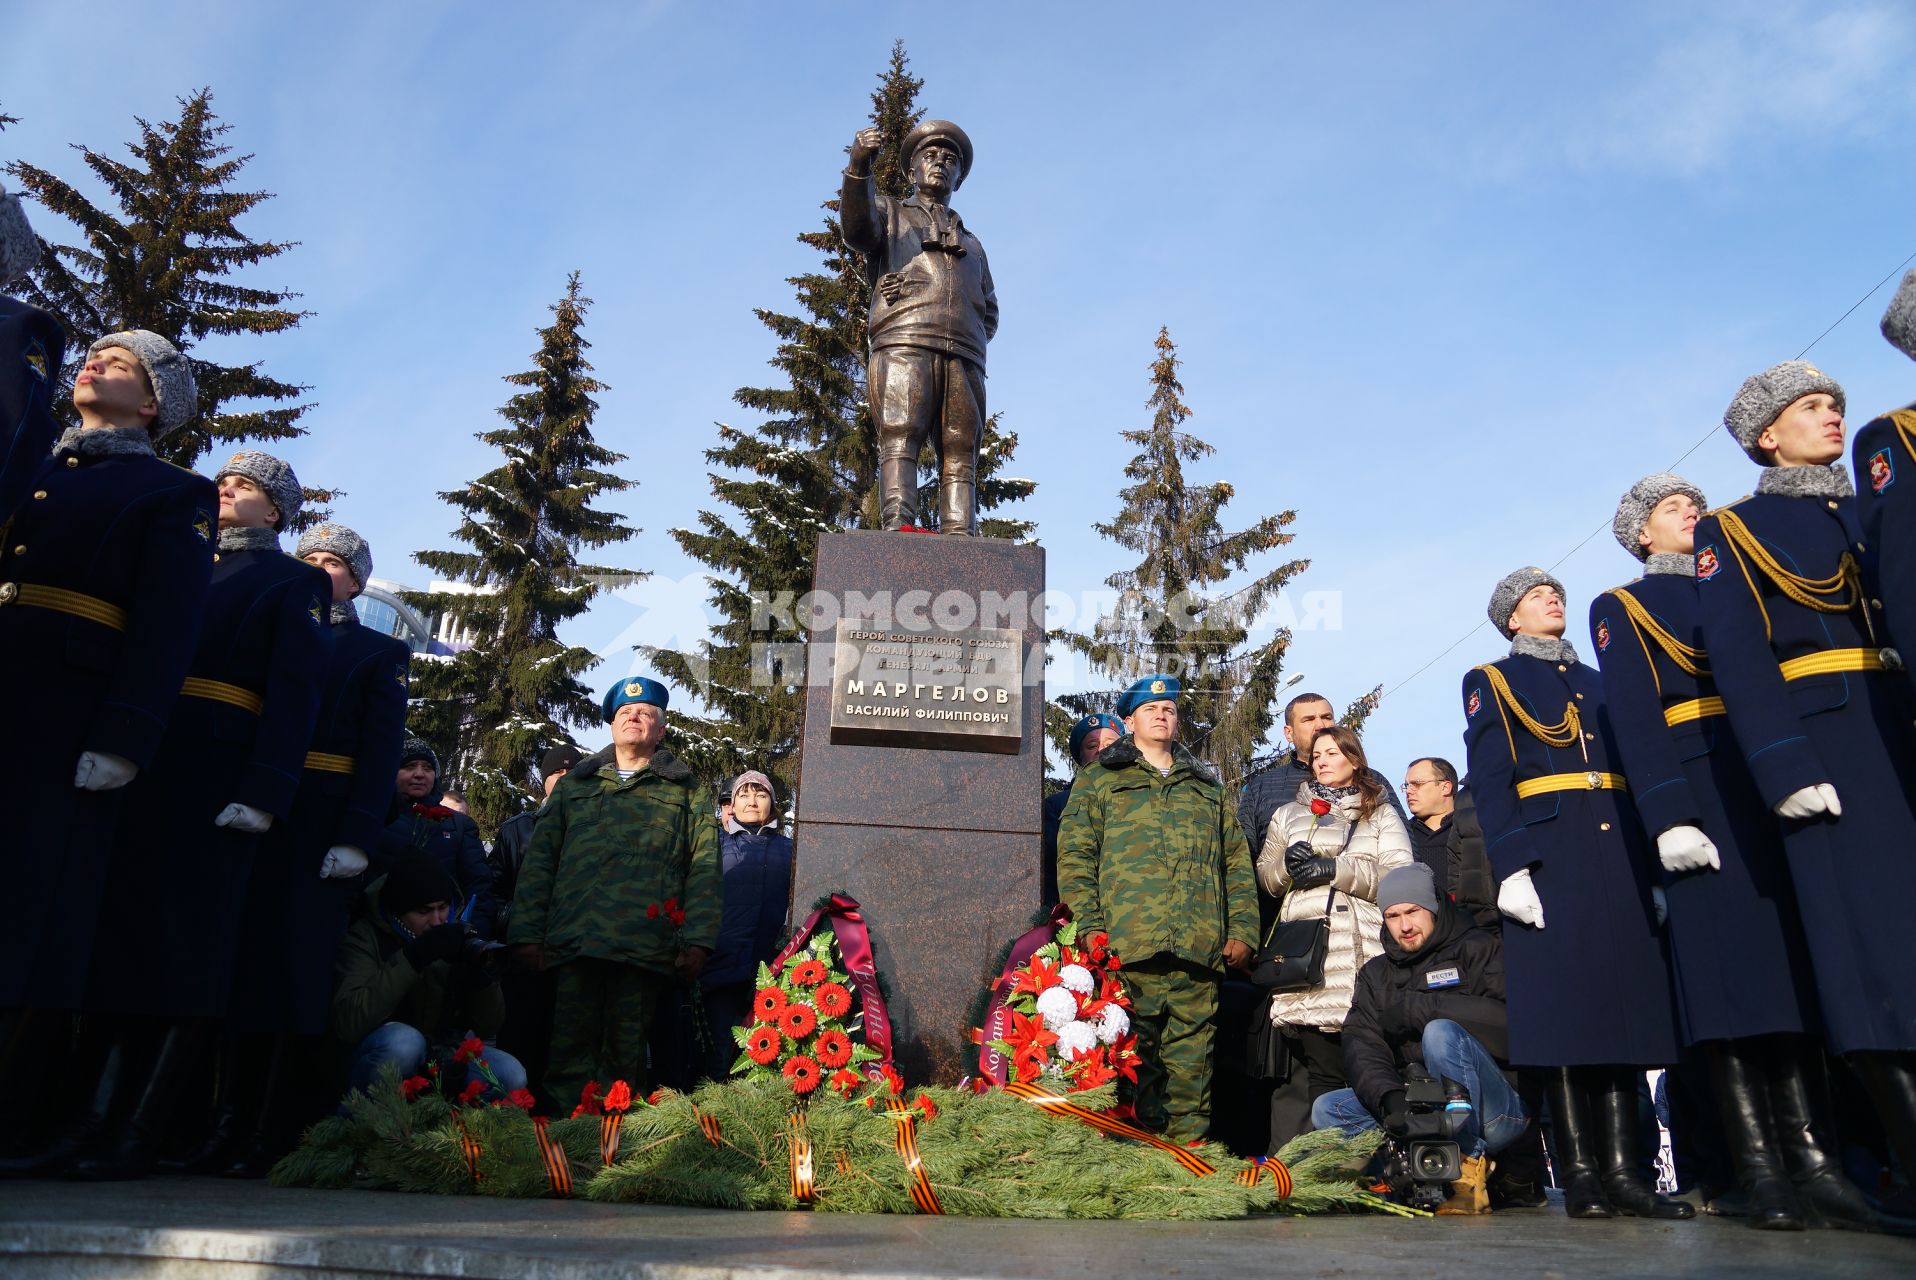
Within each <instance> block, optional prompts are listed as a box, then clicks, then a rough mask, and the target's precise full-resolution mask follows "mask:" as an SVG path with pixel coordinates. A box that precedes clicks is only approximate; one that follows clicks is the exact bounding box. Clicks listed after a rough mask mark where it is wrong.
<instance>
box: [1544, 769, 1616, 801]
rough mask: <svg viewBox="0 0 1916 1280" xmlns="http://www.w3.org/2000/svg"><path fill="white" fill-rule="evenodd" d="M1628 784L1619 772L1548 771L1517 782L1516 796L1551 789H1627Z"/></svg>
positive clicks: (1547, 792)
mask: <svg viewBox="0 0 1916 1280" xmlns="http://www.w3.org/2000/svg"><path fill="white" fill-rule="evenodd" d="M1629 789H1630V784H1629V783H1627V782H1625V781H1624V780H1623V775H1622V774H1620V773H1598V772H1597V771H1596V770H1594V769H1592V770H1591V771H1590V772H1589V773H1548V774H1545V775H1544V776H1543V777H1541V778H1532V779H1530V780H1529V781H1528V782H1519V783H1518V784H1517V798H1518V799H1520V800H1528V799H1529V798H1530V797H1531V796H1543V795H1549V794H1550V793H1551V792H1552V791H1628V790H1629Z"/></svg>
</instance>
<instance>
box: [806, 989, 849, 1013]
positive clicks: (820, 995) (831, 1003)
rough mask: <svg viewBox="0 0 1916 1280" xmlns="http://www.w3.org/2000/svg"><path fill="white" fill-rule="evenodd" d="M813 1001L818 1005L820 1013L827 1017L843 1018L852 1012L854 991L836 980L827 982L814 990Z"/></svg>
mask: <svg viewBox="0 0 1916 1280" xmlns="http://www.w3.org/2000/svg"><path fill="white" fill-rule="evenodd" d="M812 1003H814V1004H816V1005H817V1006H818V1011H819V1013H821V1014H823V1015H824V1016H825V1017H827V1018H842V1017H844V1016H845V1015H846V1014H847V1013H849V1012H851V1007H852V993H851V992H849V991H847V990H845V988H843V987H841V986H839V985H838V984H837V983H836V982H827V983H826V984H825V985H824V986H822V987H820V988H819V989H818V990H816V991H814V992H812Z"/></svg>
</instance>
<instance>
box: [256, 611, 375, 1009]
mask: <svg viewBox="0 0 1916 1280" xmlns="http://www.w3.org/2000/svg"><path fill="white" fill-rule="evenodd" d="M324 643H325V659H324V666H323V673H322V675H321V679H320V694H319V717H318V720H317V721H316V723H315V725H314V728H313V739H312V745H311V749H310V750H309V751H308V752H307V755H306V762H305V763H306V767H305V771H304V773H303V774H302V776H301V778H300V784H299V793H298V795H297V796H295V797H294V799H293V810H292V814H291V816H290V818H289V819H288V820H287V821H286V822H283V823H275V824H274V825H273V829H272V830H271V831H269V832H267V833H266V837H265V839H264V840H263V841H262V842H261V846H260V851H259V856H258V857H257V858H256V859H255V861H254V865H253V879H252V884H251V886H250V887H249V888H248V890H247V895H246V909H245V927H244V930H243V932H242V933H241V937H240V952H239V962H238V966H237V970H236V973H235V976H234V988H233V1003H232V1014H231V1016H232V1020H233V1023H234V1025H235V1026H237V1027H240V1028H242V1029H245V1030H251V1031H272V1032H293V1033H296V1034H300V1035H320V1034H322V1033H323V1032H324V1031H325V1030H326V1017H327V1012H328V1009H329V1004H330V1000H331V996H332V977H333V959H334V953H335V952H336V951H337V950H338V949H339V940H340V939H341V938H342V937H343V936H345V933H346V926H347V924H348V923H349V922H350V918H351V908H352V902H353V897H354V894H355V893H357V892H360V891H363V890H364V888H365V884H364V881H363V879H362V878H359V877H354V878H352V879H332V880H322V879H320V875H319V871H320V865H321V864H322V863H323V862H324V861H325V858H326V851H327V850H329V849H331V848H332V847H333V846H334V845H351V846H353V847H354V848H357V849H358V850H359V851H360V852H361V853H364V854H366V855H367V857H368V858H370V857H371V856H372V854H373V853H374V851H375V849H376V848H377V846H378V842H379V835H380V830H381V828H382V826H383V825H384V823H385V817H386V806H387V804H388V803H389V802H390V801H391V799H392V793H393V777H394V774H395V773H396V772H397V771H398V768H399V749H400V744H401V743H402V742H403V741H404V739H405V729H406V667H407V663H408V661H409V659H410V657H411V653H410V651H409V650H408V649H407V648H406V646H405V644H404V642H402V641H400V640H397V639H394V638H393V637H391V636H386V635H381V634H380V633H379V632H377V631H373V630H370V629H368V628H366V627H363V626H361V625H360V624H359V623H358V622H355V621H351V620H348V621H346V622H342V623H338V624H335V625H332V626H329V627H328V628H327V629H326V634H325V636H324Z"/></svg>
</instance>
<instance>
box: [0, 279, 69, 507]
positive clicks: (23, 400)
mask: <svg viewBox="0 0 1916 1280" xmlns="http://www.w3.org/2000/svg"><path fill="white" fill-rule="evenodd" d="M65 354H66V331H65V330H64V329H62V328H61V327H60V324H59V322H58V321H57V320H55V319H54V318H53V317H52V316H50V315H48V314H47V313H46V312H44V311H42V310H40V309H39V308H38V307H34V306H29V305H28V304H27V303H24V302H22V301H20V300H19V299H18V298H9V297H7V296H5V295H4V294H0V524H5V523H6V522H7V519H8V517H10V516H11V515H13V513H14V510H15V508H17V507H18V506H19V504H20V502H21V501H22V500H23V499H24V498H25V497H26V496H27V494H28V493H30V492H31V491H32V485H31V484H30V482H31V481H32V479H33V473H34V472H36V471H38V470H39V469H40V464H41V463H42V462H44V461H46V457H47V454H49V453H50V452H52V451H53V442H54V440H55V439H56V438H57V437H58V436H59V434H60V429H59V427H58V425H57V424H56V423H55V421H54V418H53V392H54V388H55V387H56V386H57V385H58V384H59V381H60V361H61V359H62V358H63V357H64V356H65Z"/></svg>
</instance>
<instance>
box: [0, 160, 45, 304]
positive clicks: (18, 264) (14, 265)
mask: <svg viewBox="0 0 1916 1280" xmlns="http://www.w3.org/2000/svg"><path fill="white" fill-rule="evenodd" d="M39 260H40V237H38V236H36V235H34V234H33V227H32V225H31V224H29V223H28V222H27V211H26V210H25V209H23V208H21V207H20V197H19V196H15V195H8V194H7V189H6V187H5V186H4V185H0V289H5V288H6V287H7V286H8V285H10V284H12V283H13V282H14V281H15V280H24V279H25V278H26V275H27V272H29V271H31V270H33V264H34V263H36V262H38V261H39Z"/></svg>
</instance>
